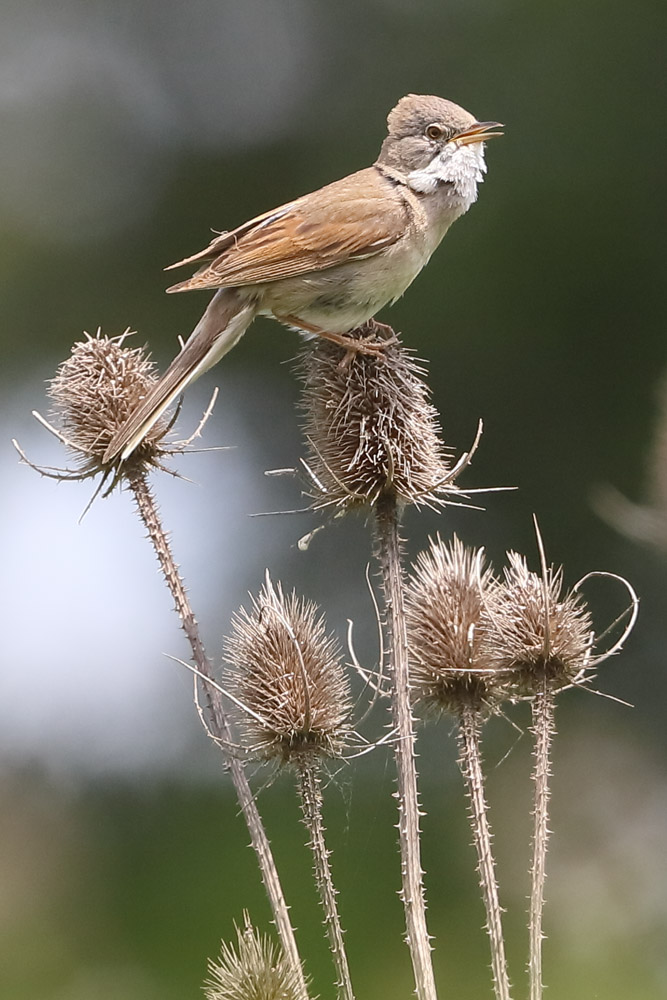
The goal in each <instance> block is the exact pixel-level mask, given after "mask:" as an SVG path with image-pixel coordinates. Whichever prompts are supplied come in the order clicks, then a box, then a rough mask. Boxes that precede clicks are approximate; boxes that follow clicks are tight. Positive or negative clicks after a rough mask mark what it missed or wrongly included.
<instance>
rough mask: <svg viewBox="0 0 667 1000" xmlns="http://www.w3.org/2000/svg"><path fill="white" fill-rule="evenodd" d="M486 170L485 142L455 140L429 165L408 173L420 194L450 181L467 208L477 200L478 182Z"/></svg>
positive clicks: (413, 187)
mask: <svg viewBox="0 0 667 1000" xmlns="http://www.w3.org/2000/svg"><path fill="white" fill-rule="evenodd" d="M485 173H486V163H485V162H484V143H483V142H475V143H471V144H470V145H467V146H457V145H456V141H455V140H454V141H453V142H448V143H447V145H446V146H445V148H444V149H443V150H442V152H441V153H439V154H438V156H434V157H433V159H432V160H431V162H430V163H429V164H428V166H426V167H422V168H421V169H419V170H413V171H412V173H410V174H408V185H409V187H410V188H412V190H413V191H416V192H418V193H419V194H430V193H431V192H432V191H435V190H436V188H437V187H438V185H439V184H451V185H452V186H453V188H454V192H455V194H456V195H457V196H458V198H459V199H460V200H461V201H462V202H463V203H464V205H465V209H464V210H467V209H468V208H470V206H471V205H472V203H473V202H474V201H476V200H477V185H478V184H481V183H482V181H483V180H484V174H485Z"/></svg>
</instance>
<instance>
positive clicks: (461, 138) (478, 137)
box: [450, 122, 504, 146]
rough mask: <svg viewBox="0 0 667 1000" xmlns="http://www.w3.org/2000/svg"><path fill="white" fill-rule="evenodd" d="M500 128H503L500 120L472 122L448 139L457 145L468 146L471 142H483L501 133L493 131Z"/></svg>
mask: <svg viewBox="0 0 667 1000" xmlns="http://www.w3.org/2000/svg"><path fill="white" fill-rule="evenodd" d="M500 128H504V125H501V123H500V122H473V124H472V125H471V126H470V127H469V128H467V129H465V130H464V131H463V132H459V134H458V135H455V136H454V138H453V139H450V142H453V143H455V144H456V145H457V146H469V145H470V144H471V143H473V142H485V141H486V139H493V137H494V136H496V135H503V133H502V132H498V131H495V130H496V129H500Z"/></svg>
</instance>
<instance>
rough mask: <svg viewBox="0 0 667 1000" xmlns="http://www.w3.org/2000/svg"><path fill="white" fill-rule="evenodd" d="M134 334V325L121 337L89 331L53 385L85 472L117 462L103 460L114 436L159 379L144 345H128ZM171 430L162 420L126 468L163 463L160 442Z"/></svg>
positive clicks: (58, 418)
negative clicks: (109, 462)
mask: <svg viewBox="0 0 667 1000" xmlns="http://www.w3.org/2000/svg"><path fill="white" fill-rule="evenodd" d="M129 335H130V331H129V330H126V331H125V333H123V334H121V336H119V337H106V336H103V335H102V334H101V332H100V331H99V330H98V332H97V334H96V336H94V337H91V336H90V335H89V334H86V335H85V336H86V339H85V340H82V341H78V342H77V343H76V344H74V346H73V347H72V353H71V355H70V357H69V358H67V360H66V361H63V363H62V364H61V365H60V367H59V368H58V371H57V373H56V375H55V377H54V378H53V379H52V380H51V383H50V386H49V397H50V398H51V400H52V402H53V411H54V420H55V422H57V424H58V429H59V431H60V434H61V436H62V438H63V439H65V441H66V443H67V444H68V446H69V448H70V449H71V451H72V452H73V453H74V454H75V456H76V458H77V461H78V463H79V467H80V471H81V475H82V477H85V476H87V475H95V474H96V473H97V472H102V473H106V474H108V473H109V471H110V469H111V468H112V466H113V464H114V463H112V465H111V466H110V465H109V464H108V463H104V461H103V456H104V453H105V451H106V449H107V447H108V445H109V442H110V441H111V438H112V437H113V435H114V434H115V433H116V431H117V430H118V429H119V428H120V427H122V426H123V424H124V423H125V421H126V420H127V418H128V417H129V415H130V413H131V412H132V411H133V410H134V408H135V407H136V406H137V404H138V403H139V402H140V401H141V400H142V399H143V398H144V396H145V395H146V394H147V393H148V391H149V390H150V389H151V388H152V387H153V385H154V384H155V383H156V381H157V374H156V371H155V365H154V363H153V362H152V361H150V360H149V359H148V358H147V357H146V355H145V353H144V350H143V349H142V348H141V347H135V348H130V347H127V346H126V345H125V340H126V338H127V337H128V336H129ZM168 429H169V425H168V424H167V422H166V420H164V419H163V420H159V421H158V422H157V423H156V424H155V426H154V427H152V428H151V430H150V431H149V432H148V434H147V435H146V437H145V439H144V440H143V441H142V442H141V444H140V445H139V447H138V448H137V450H136V453H135V454H134V455H133V456H131V458H130V459H129V460H128V461H127V462H126V463H125V465H124V471H125V472H126V473H128V474H131V473H132V471H139V470H142V469H146V468H148V467H150V466H155V465H157V466H159V465H160V458H161V457H162V456H163V455H164V453H165V452H164V449H162V448H161V446H160V442H161V441H162V439H163V437H164V436H165V434H166V433H167V431H168ZM116 464H117V463H116Z"/></svg>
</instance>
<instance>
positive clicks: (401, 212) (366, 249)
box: [168, 167, 411, 292]
mask: <svg viewBox="0 0 667 1000" xmlns="http://www.w3.org/2000/svg"><path fill="white" fill-rule="evenodd" d="M410 222H411V213H410V209H409V206H408V204H407V203H406V201H405V200H404V198H403V197H402V195H401V193H400V191H399V190H398V189H397V187H396V185H395V184H394V183H393V182H392V181H390V180H388V179H387V178H386V177H384V176H383V175H382V174H381V173H380V172H379V171H377V170H376V169H375V168H374V167H369V168H368V169H367V170H361V171H359V172H358V173H356V174H352V175H351V176H350V177H345V178H343V180H340V181H335V182H334V183H333V184H329V185H327V186H326V187H324V188H321V189H320V190H319V191H318V192H316V195H315V196H313V195H305V196H304V197H303V198H299V199H298V200H296V201H293V202H289V203H288V204H286V205H282V206H281V207H280V208H277V209H274V210H273V211H272V212H266V213H265V214H264V215H259V216H257V217H256V218H255V219H251V220H250V221H249V222H246V223H244V224H243V225H242V226H239V227H238V229H234V230H232V231H231V232H229V233H221V234H220V235H219V236H218V237H216V239H214V240H213V241H212V242H211V243H210V245H209V246H208V247H206V248H205V249H204V250H202V251H200V252H199V253H197V254H194V255H193V256H192V257H188V258H186V259H185V260H183V261H179V264H174V265H172V267H177V266H179V265H180V264H189V263H194V262H195V261H200V260H201V261H207V262H210V263H206V265H205V266H204V267H202V268H200V270H199V271H197V272H196V274H194V275H193V277H192V278H188V279H187V280H186V281H181V282H179V283H178V284H177V285H173V286H172V287H171V288H169V289H168V291H170V292H177V291H179V292H180V291H190V290H194V289H198V288H219V287H220V286H221V285H230V286H237V287H238V286H242V285H254V284H261V283H263V282H266V281H275V280H277V279H278V278H290V277H295V276H297V275H300V274H306V273H308V272H309V271H320V270H323V269H325V268H328V267H334V266H335V265H336V264H341V263H343V262H344V261H346V260H354V259H359V258H362V257H369V256H372V255H374V254H377V253H381V252H382V251H383V250H385V249H386V248H387V247H390V246H392V244H394V243H395V242H396V241H397V240H398V239H400V238H401V236H403V234H404V233H405V230H406V228H407V227H408V226H409V225H410Z"/></svg>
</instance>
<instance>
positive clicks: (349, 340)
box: [276, 315, 398, 367]
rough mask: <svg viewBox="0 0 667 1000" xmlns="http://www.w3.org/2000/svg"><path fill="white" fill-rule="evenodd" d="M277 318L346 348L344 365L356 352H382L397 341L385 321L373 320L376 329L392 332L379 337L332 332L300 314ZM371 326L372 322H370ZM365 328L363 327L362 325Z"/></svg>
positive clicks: (344, 365)
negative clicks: (382, 337) (310, 321)
mask: <svg viewBox="0 0 667 1000" xmlns="http://www.w3.org/2000/svg"><path fill="white" fill-rule="evenodd" d="M276 319H277V320H279V321H280V322H281V323H285V324H286V325H288V326H295V327H296V328H297V329H298V330H304V331H305V332H306V333H313V334H315V335H316V336H318V337H322V339H323V340H328V341H330V342H331V343H332V344H336V345H337V346H338V347H342V348H344V349H345V351H346V354H345V357H344V358H343V361H342V363H341V364H342V366H343V367H347V365H348V364H349V363H350V360H351V359H352V358H353V357H354V355H355V354H375V355H378V354H381V353H382V351H383V350H384V349H385V347H387V346H388V345H389V344H395V343H397V342H398V341H397V337H396V335H395V334H394V331H393V330H392V329H391V327H390V326H387V325H386V324H384V323H376V322H375V321H374V320H373V321H372V325H373V328H374V329H376V330H387V331H390V332H391V336H390V337H387V338H386V339H381V338H380V339H377V338H376V337H375V335H373V338H372V339H371V338H370V337H368V338H365V337H354V336H352V333H332V332H331V331H330V330H322V329H321V328H320V327H319V326H313V325H312V324H310V323H306V322H304V320H302V319H299V317H298V316H285V315H282V316H276ZM368 325H369V326H370V324H368ZM360 329H363V327H360Z"/></svg>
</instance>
